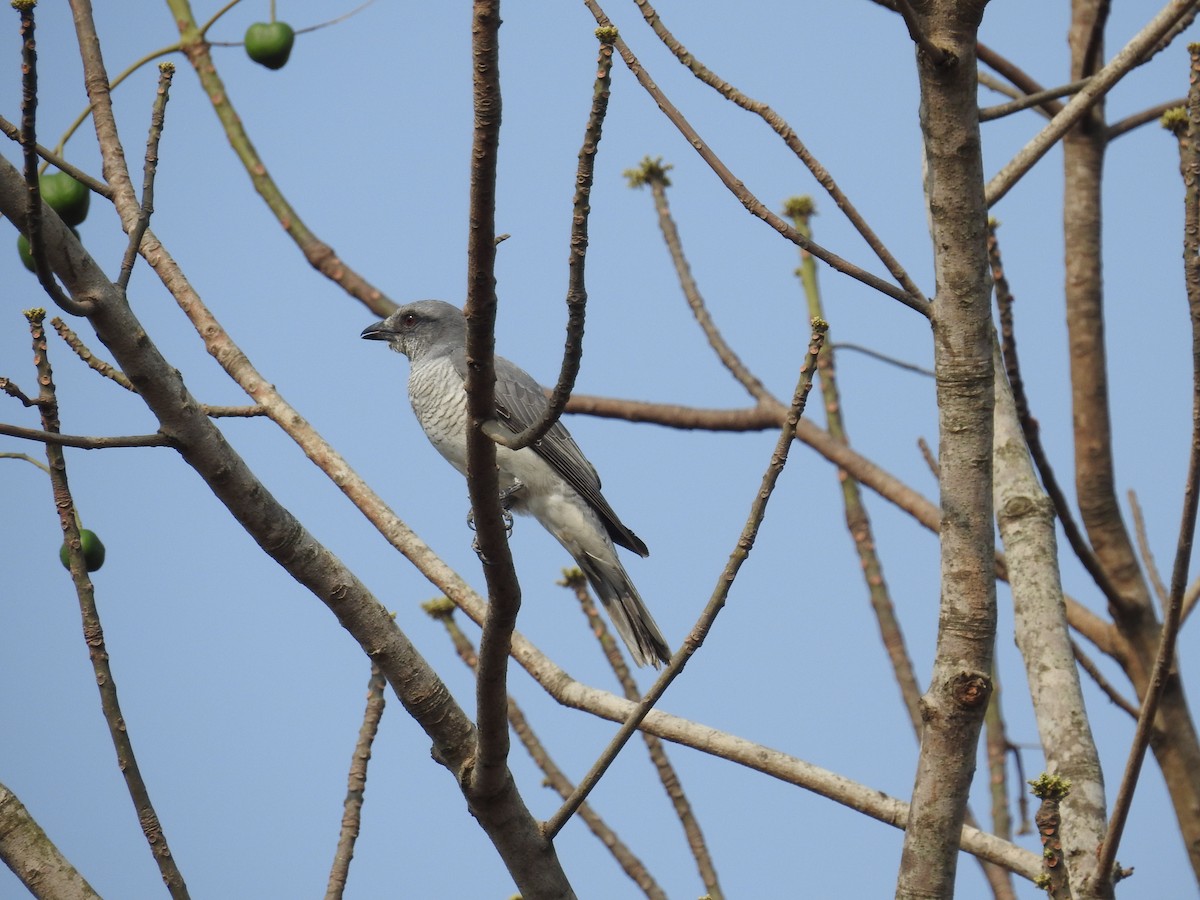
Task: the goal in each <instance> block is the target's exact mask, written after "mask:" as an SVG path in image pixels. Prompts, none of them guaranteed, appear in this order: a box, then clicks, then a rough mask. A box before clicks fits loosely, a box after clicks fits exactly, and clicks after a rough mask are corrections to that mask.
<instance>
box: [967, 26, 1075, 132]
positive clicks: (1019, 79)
mask: <svg viewBox="0 0 1200 900" xmlns="http://www.w3.org/2000/svg"><path fill="white" fill-rule="evenodd" d="M975 55H976V56H977V57H978V58H979V61H980V62H981V63H983V64H984V65H987V66H990V67H991V68H992V69H993V70H994V71H996V72H997V73H998V74H1000V75H1002V76H1003V77H1005V78H1007V79H1008V80H1009V81H1010V82H1012V84H1013V85H1015V86H1016V87H1017V89H1018V90H1020V91H1021V93H1023V94H1026V95H1028V94H1038V93H1041V92H1042V91H1044V90H1045V87H1043V86H1042V85H1041V84H1039V83H1038V82H1037V81H1035V80H1034V79H1033V78H1032V77H1031V76H1030V75H1029V74H1028V73H1027V72H1026V71H1025V70H1024V69H1022V68H1021V67H1020V66H1018V65H1016V64H1015V63H1014V62H1012V60H1010V59H1008V58H1007V57H1005V56H1002V55H1000V54H999V53H997V52H996V51H995V50H993V49H992V48H991V47H989V46H988V45H987V44H984V43H982V42H978V43H976V44H975ZM1041 108H1042V110H1043V112H1045V113H1046V115H1047V116H1048V117H1051V118H1052V117H1054V116H1056V115H1058V114H1059V113H1060V112H1062V104H1061V103H1058V102H1055V101H1054V100H1046V101H1044V102H1043V103H1042V104H1041Z"/></svg>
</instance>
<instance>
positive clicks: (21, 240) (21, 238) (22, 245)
mask: <svg viewBox="0 0 1200 900" xmlns="http://www.w3.org/2000/svg"><path fill="white" fill-rule="evenodd" d="M71 234H73V235H75V237H79V232H78V231H76V230H75V229H74V228H72V229H71ZM17 255H18V256H19V257H21V264H22V265H23V266H25V268H27V269H28V270H29V271H30V272H33V271H36V270H35V269H34V267H33V251H32V250H31V249H30V248H29V238H27V237H25V235H23V234H18V235H17Z"/></svg>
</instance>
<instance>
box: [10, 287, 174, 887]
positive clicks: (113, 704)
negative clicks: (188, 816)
mask: <svg viewBox="0 0 1200 900" xmlns="http://www.w3.org/2000/svg"><path fill="white" fill-rule="evenodd" d="M45 315H46V312H45V310H42V309H34V310H29V311H28V312H26V317H27V318H28V319H29V326H30V333H31V334H32V336H33V352H34V361H35V363H36V365H37V370H38V384H39V385H40V386H41V390H40V397H39V400H40V401H41V402H40V403H39V404H38V408H39V409H40V410H41V413H42V426H43V428H45V430H46V431H47V432H50V433H55V432H57V431H58V430H59V419H58V401H57V399H56V397H55V392H54V375H53V372H52V370H51V368H50V358H49V355H48V352H47V346H46V332H45V329H44V328H43V319H44V318H45ZM46 461H47V462H48V463H49V466H50V483H51V485H52V486H53V488H54V505H55V507H56V508H57V509H58V516H59V522H60V523H61V524H62V530H63V538H64V540H65V541H66V544H67V548H68V559H69V561H70V570H71V580H72V581H74V583H75V592H76V594H77V595H78V597H79V612H80V616H81V617H82V620H83V635H84V640H85V643H86V644H87V649H88V656H89V657H90V658H91V661H92V670H93V672H94V674H95V677H96V686H97V688H99V691H100V706H101V709H102V710H103V712H104V719H105V721H106V722H107V723H108V731H109V735H110V736H111V737H112V742H113V747H114V749H115V750H116V751H117V767H118V768H119V769H120V770H121V775H122V776H123V777H124V779H125V786H126V788H127V789H128V791H129V797H130V799H131V800H132V801H133V806H134V809H135V811H136V812H137V818H138V824H139V825H140V826H141V828H142V833H143V834H144V835H145V836H146V842H147V843H148V844H149V845H150V850H151V853H152V855H153V856H154V861H155V862H156V863H157V864H158V870H159V873H160V874H161V875H162V878H163V883H164V884H165V885H166V886H167V890H168V892H169V893H170V894H171V896H172V897H173V898H175V900H186V898H187V897H188V890H187V885H186V884H184V881H183V875H182V874H181V873H180V871H179V869H178V867H176V865H175V858H174V857H173V856H172V855H171V849H170V847H169V846H168V845H167V837H166V835H165V834H164V833H163V830H162V825H161V824H160V822H159V820H158V814H157V813H156V812H155V811H154V804H153V803H152V802H151V801H150V793H149V791H148V790H147V789H146V783H145V781H144V780H143V779H142V774H141V770H140V769H139V768H138V763H137V757H136V756H135V755H134V752H133V742H132V740H131V739H130V737H129V723H128V722H127V721H126V720H125V717H124V715H123V714H122V713H121V706H120V703H119V702H118V700H117V684H116V681H115V680H114V678H113V672H112V668H111V667H110V666H109V662H108V649H107V648H106V647H105V644H104V630H103V629H102V628H101V625H100V613H99V611H98V610H97V608H96V598H95V594H94V589H93V586H92V581H91V579H90V578H89V577H88V573H87V563H86V562H85V561H84V558H83V547H82V545H81V543H80V537H79V526H78V524H77V520H76V513H75V502H74V500H73V498H72V497H71V490H70V488H69V486H68V484H67V464H66V458H65V457H64V455H63V452H62V448H61V447H60V446H58V445H57V444H51V443H47V444H46Z"/></svg>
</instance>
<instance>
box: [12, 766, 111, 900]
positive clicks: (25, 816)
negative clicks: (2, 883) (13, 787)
mask: <svg viewBox="0 0 1200 900" xmlns="http://www.w3.org/2000/svg"><path fill="white" fill-rule="evenodd" d="M0 859H3V860H4V862H5V863H6V864H7V865H8V867H9V868H10V869H12V871H13V874H14V875H16V876H17V878H19V879H20V880H21V883H22V884H24V885H25V887H26V888H27V889H28V890H29V893H30V894H31V895H33V896H34V897H37V898H38V900H100V895H99V894H97V893H96V891H95V890H94V889H93V888H92V886H91V885H90V884H88V883H87V881H86V880H85V879H84V877H83V876H82V875H80V874H79V872H78V871H76V869H75V867H74V866H73V865H71V863H70V861H69V860H68V859H67V858H66V857H65V856H63V855H62V853H61V852H60V851H59V849H58V847H56V846H55V845H54V844H53V842H51V840H50V838H49V837H48V836H47V835H46V832H44V831H42V827H41V826H40V825H39V824H38V823H37V821H36V820H35V819H34V818H33V816H31V815H30V814H29V810H28V809H26V808H25V805H24V804H23V803H22V802H21V801H20V800H19V799H18V798H17V795H16V794H14V793H13V792H12V791H10V790H9V789H8V788H7V787H5V786H4V785H2V784H0Z"/></svg>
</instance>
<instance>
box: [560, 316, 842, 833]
mask: <svg viewBox="0 0 1200 900" xmlns="http://www.w3.org/2000/svg"><path fill="white" fill-rule="evenodd" d="M812 327H813V332H812V337H811V338H810V343H809V347H808V354H807V355H806V356H805V359H804V365H803V366H802V367H801V369H800V379H799V382H798V383H797V385H796V392H795V395H794V396H793V397H792V405H791V406H790V407H789V408H788V413H787V418H786V419H785V420H784V424H783V429H782V430H781V432H780V435H779V440H778V441H777V442H776V444H775V450H774V452H773V453H772V454H771V462H770V464H769V465H768V466H767V470H766V471H765V472H764V473H763V477H762V484H761V485H760V487H759V489H758V492H757V493H756V494H755V497H754V502H753V503H752V504H751V505H750V514H749V516H748V517H747V520H746V525H745V527H744V528H743V529H742V533H741V536H740V537H739V538H738V541H737V544H736V546H735V547H734V550H733V552H732V553H730V555H729V561H728V562H727V563H726V564H725V568H724V570H723V571H722V572H721V575H720V577H719V578H718V579H717V587H716V589H715V590H714V591H713V594H712V597H711V598H710V599H709V601H708V604H707V605H706V606H705V607H704V611H703V612H702V613H701V614H700V618H699V619H698V620H697V621H696V624H695V626H693V628H692V630H691V632H690V633H689V634H688V636H687V639H686V640H685V641H684V642H683V646H681V647H680V648H679V649H678V650H677V651H675V655H674V656H673V657H672V658H671V661H670V662H669V663H668V664H667V666H666V668H665V669H664V670H663V673H662V674H661V675H660V676H659V677H658V680H657V681H655V682H654V684H653V685H652V686H651V688H650V690H649V691H647V693H646V695H645V696H644V697H643V698H642V700H641V702H640V703H638V704H637V706H636V707H635V709H634V711H633V713H632V714H631V715H630V716H629V717H628V718H627V719H626V720H625V722H624V724H622V725H621V727H620V729H618V731H617V733H616V735H615V736H614V737H613V739H612V741H611V742H610V743H609V745H608V746H607V747H606V748H605V749H604V751H603V752H602V753H601V754H600V757H599V758H598V759H597V760H596V762H595V763H593V765H592V767H591V769H589V770H588V773H587V775H585V776H584V777H583V779H582V780H581V781H580V783H579V787H577V788H576V789H575V792H574V793H573V794H572V795H571V797H570V798H569V799H568V800H567V802H566V803H564V804H563V805H562V807H560V808H559V810H558V811H557V812H555V813H554V815H553V816H551V817H550V818H549V819H548V820H547V821H546V822H545V823H544V824H543V826H542V833H543V834H544V835H545V836H546V837H547V838H548V839H550V840H553V838H554V836H555V835H556V834H558V832H559V831H560V830H561V829H562V827H563V825H565V824H566V822H567V820H568V819H569V818H570V817H571V815H572V813H574V812H575V810H576V809H577V808H578V807H579V804H580V803H582V802H583V800H584V799H585V798H586V797H587V795H588V794H589V793H590V792H591V791H592V789H593V788H594V787H595V786H596V785H597V784H598V783H599V781H600V778H601V777H602V776H603V775H604V773H605V771H606V770H607V769H608V767H609V766H610V765H611V764H612V761H613V760H614V759H616V757H617V754H618V753H620V752H621V748H622V747H624V746H625V744H626V742H628V740H629V738H630V737H631V736H632V735H633V732H634V731H635V730H636V729H637V727H638V725H639V724H640V723H641V722H642V720H643V719H645V717H646V715H647V714H648V713H649V712H650V710H651V709H653V708H654V704H655V703H657V702H658V700H659V698H660V697H661V696H662V695H663V693H664V692H665V691H666V689H667V688H668V687H669V686H670V684H671V682H672V681H674V680H675V678H676V677H677V676H678V675H679V673H680V672H682V671H683V668H684V666H686V665H687V662H688V660H689V659H691V657H692V654H693V653H695V652H696V651H697V650H698V649H699V648H700V646H701V645H702V644H703V643H704V639H705V637H707V635H708V633H709V631H710V630H711V629H712V626H713V622H714V621H715V620H716V618H717V615H718V613H720V611H721V609H722V608H723V607H724V606H725V600H726V598H727V597H728V596H729V590H730V588H731V587H732V586H733V582H734V579H735V578H736V577H737V573H738V571H739V570H740V569H741V567H742V563H744V562H745V561H746V557H747V556H749V555H750V549H751V547H753V546H754V539H755V536H756V535H757V534H758V529H759V527H760V526H761V525H762V520H763V516H764V515H765V514H766V510H767V501H768V500H769V499H770V497H771V493H772V492H773V491H774V489H775V483H776V482H777V481H778V480H779V474H780V473H781V472H782V471H783V467H784V465H785V464H786V463H787V458H788V451H789V450H790V448H791V445H792V440H793V438H794V437H795V434H796V423H797V422H798V421H799V420H800V416H801V414H802V413H803V411H804V406H805V402H806V401H807V399H808V392H809V390H810V389H811V388H812V377H813V373H814V371H815V370H816V364H817V355H818V354H819V353H820V352H821V344H822V342H823V341H824V336H825V330H826V328H828V325H827V324H826V323H825V322H823V321H820V320H814V321H813V323H812Z"/></svg>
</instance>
